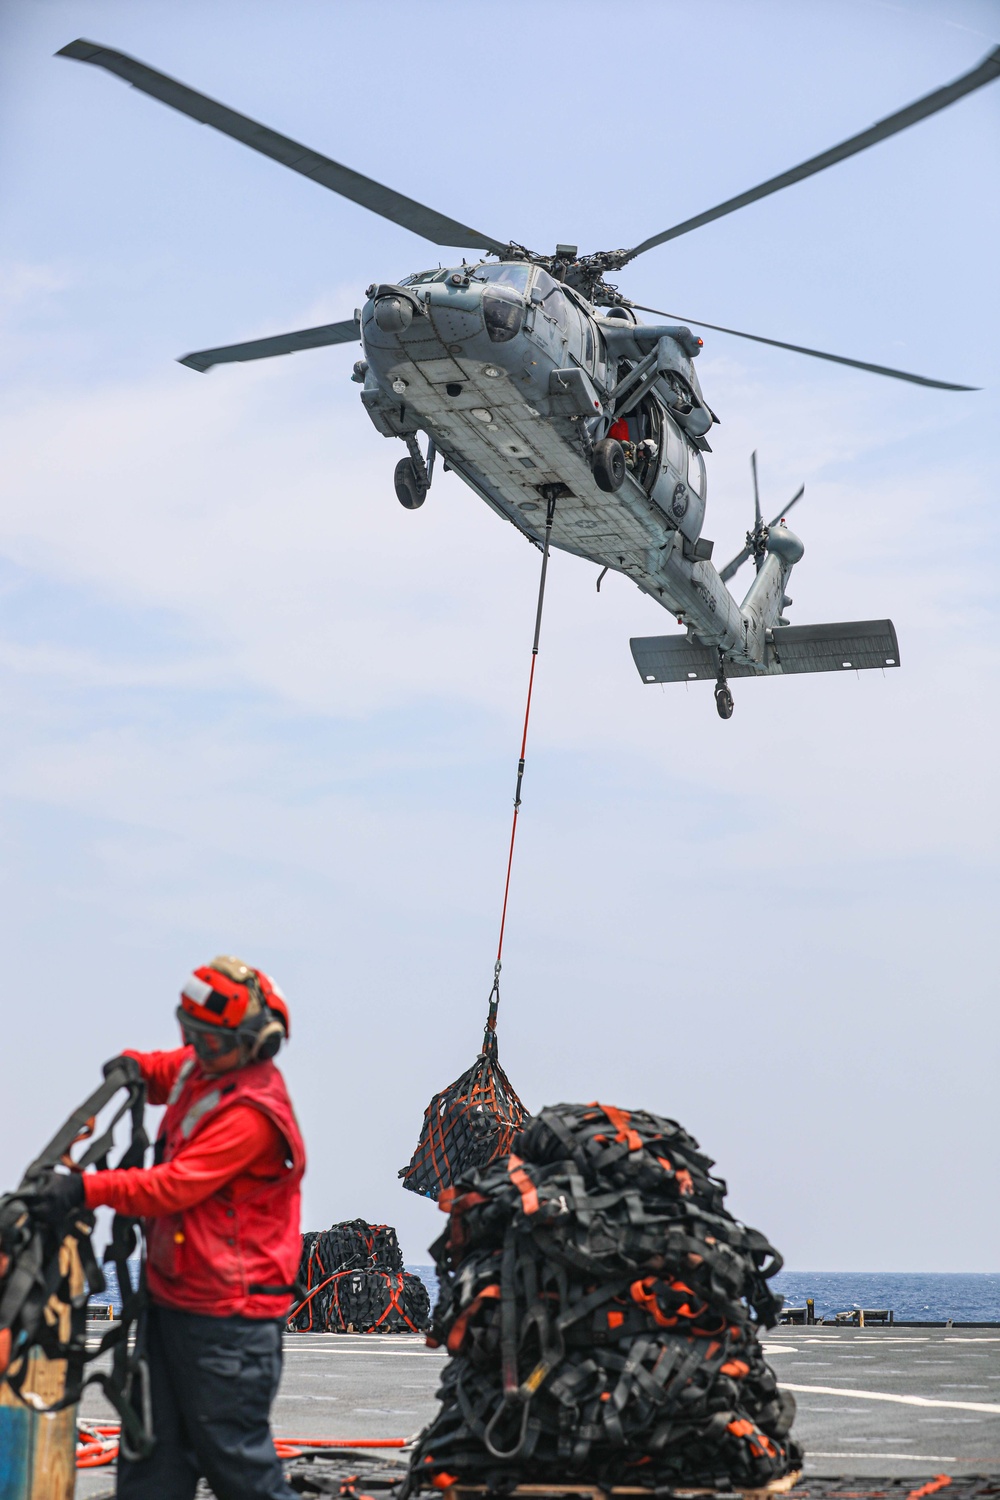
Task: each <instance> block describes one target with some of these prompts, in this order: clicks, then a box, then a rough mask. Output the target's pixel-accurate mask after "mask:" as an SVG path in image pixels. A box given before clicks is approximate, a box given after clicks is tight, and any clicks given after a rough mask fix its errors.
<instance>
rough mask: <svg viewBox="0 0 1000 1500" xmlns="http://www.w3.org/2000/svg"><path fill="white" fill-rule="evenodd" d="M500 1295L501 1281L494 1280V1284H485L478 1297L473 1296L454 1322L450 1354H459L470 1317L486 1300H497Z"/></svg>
mask: <svg viewBox="0 0 1000 1500" xmlns="http://www.w3.org/2000/svg"><path fill="white" fill-rule="evenodd" d="M499 1296H500V1284H499V1282H494V1283H493V1284H492V1286H484V1287H483V1289H482V1291H481V1292H480V1293H479V1295H478V1296H477V1297H473V1299H472V1301H471V1302H470V1303H469V1305H468V1307H467V1308H466V1309H465V1311H464V1312H463V1313H459V1315H458V1317H457V1318H456V1319H455V1321H454V1323H453V1324H452V1326H451V1332H450V1333H449V1335H448V1353H449V1354H457V1353H458V1351H459V1350H460V1349H461V1347H462V1342H463V1340H464V1338H465V1330H466V1328H467V1327H468V1324H469V1319H470V1318H471V1317H473V1316H474V1315H475V1314H476V1313H477V1312H478V1311H479V1309H480V1308H481V1307H482V1305H483V1303H484V1302H490V1301H493V1300H496V1299H498V1298H499Z"/></svg>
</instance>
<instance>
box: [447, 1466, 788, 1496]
mask: <svg viewBox="0 0 1000 1500" xmlns="http://www.w3.org/2000/svg"><path fill="white" fill-rule="evenodd" d="M801 1478H802V1470H801V1469H796V1470H795V1471H794V1472H793V1473H791V1474H786V1475H785V1476H784V1477H783V1478H782V1479H773V1480H772V1481H771V1483H770V1484H768V1485H765V1486H764V1488H763V1489H754V1490H745V1489H740V1488H738V1487H737V1486H734V1487H733V1489H732V1491H731V1493H732V1494H734V1495H741V1496H742V1497H743V1500H766V1497H767V1496H770V1495H786V1494H787V1493H788V1491H789V1490H793V1489H794V1488H795V1486H796V1485H797V1484H798V1482H799V1480H800V1479H801ZM488 1493H489V1491H488V1487H487V1486H486V1485H485V1484H453V1485H449V1487H448V1489H446V1490H441V1491H439V1494H441V1496H442V1500H461V1497H462V1496H463V1495H485V1494H488ZM509 1493H510V1495H525V1496H528V1495H531V1496H535V1497H538V1496H542V1495H552V1496H556V1495H587V1496H589V1497H590V1500H607V1497H608V1496H609V1495H645V1496H646V1500H649V1497H650V1496H651V1495H652V1491H651V1490H648V1489H643V1488H642V1486H641V1485H616V1486H615V1487H614V1489H610V1490H605V1489H602V1488H601V1486H600V1485H598V1484H519V1485H518V1486H517V1488H516V1489H514V1490H511V1491H510V1492H509ZM672 1493H673V1495H674V1496H676V1500H689V1497H694V1496H699V1495H713V1496H716V1497H718V1496H719V1491H718V1490H714V1489H695V1488H689V1487H687V1486H685V1485H674V1486H672ZM505 1500H507V1497H506V1496H505Z"/></svg>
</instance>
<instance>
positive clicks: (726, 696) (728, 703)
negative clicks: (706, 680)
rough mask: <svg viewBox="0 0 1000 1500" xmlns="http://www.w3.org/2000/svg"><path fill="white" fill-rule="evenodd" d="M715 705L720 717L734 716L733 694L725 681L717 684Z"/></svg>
mask: <svg viewBox="0 0 1000 1500" xmlns="http://www.w3.org/2000/svg"><path fill="white" fill-rule="evenodd" d="M715 707H716V711H717V712H718V715H719V718H720V719H731V718H732V717H733V695H732V693H731V692H730V691H729V685H728V684H727V683H725V682H717V683H716V684H715Z"/></svg>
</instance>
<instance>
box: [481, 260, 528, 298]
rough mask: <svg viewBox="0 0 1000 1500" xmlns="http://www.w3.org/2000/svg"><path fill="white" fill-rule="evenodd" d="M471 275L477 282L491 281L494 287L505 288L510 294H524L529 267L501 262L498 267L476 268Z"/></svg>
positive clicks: (526, 287) (510, 262)
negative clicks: (507, 288)
mask: <svg viewBox="0 0 1000 1500" xmlns="http://www.w3.org/2000/svg"><path fill="white" fill-rule="evenodd" d="M472 274H473V276H474V277H475V279H476V280H477V281H492V283H493V284H494V286H506V287H509V288H510V290H511V291H512V292H521V293H524V292H526V291H527V290H528V278H529V276H530V275H531V267H530V266H525V265H519V264H518V263H516V262H512V261H501V263H500V265H498V266H497V265H484V266H476V268H475V270H474V271H473V273H472Z"/></svg>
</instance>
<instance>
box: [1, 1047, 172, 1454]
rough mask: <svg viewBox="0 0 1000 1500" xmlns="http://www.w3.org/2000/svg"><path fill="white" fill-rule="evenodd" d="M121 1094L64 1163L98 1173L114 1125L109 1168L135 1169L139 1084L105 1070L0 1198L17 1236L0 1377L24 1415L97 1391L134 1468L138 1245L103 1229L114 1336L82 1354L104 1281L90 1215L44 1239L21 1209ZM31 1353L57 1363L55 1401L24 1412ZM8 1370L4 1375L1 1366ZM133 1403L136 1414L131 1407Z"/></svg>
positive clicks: (5, 1301) (120, 1221)
mask: <svg viewBox="0 0 1000 1500" xmlns="http://www.w3.org/2000/svg"><path fill="white" fill-rule="evenodd" d="M122 1088H124V1089H125V1090H126V1091H127V1092H126V1098H125V1101H124V1103H123V1104H122V1105H121V1106H120V1107H119V1108H118V1109H117V1111H116V1112H115V1114H114V1116H113V1117H112V1119H111V1121H110V1123H109V1125H108V1126H107V1127H106V1129H105V1130H104V1131H103V1132H102V1133H101V1135H100V1136H98V1137H97V1138H96V1139H95V1140H94V1141H92V1142H91V1144H90V1145H89V1147H88V1148H87V1150H86V1151H85V1152H84V1153H83V1155H82V1156H81V1157H80V1158H79V1159H78V1160H77V1161H75V1162H74V1163H73V1168H74V1170H77V1171H81V1172H82V1171H83V1170H84V1169H85V1168H86V1167H89V1166H95V1165H96V1166H97V1167H98V1169H99V1170H102V1171H103V1170H106V1169H107V1166H108V1154H109V1152H110V1150H111V1148H112V1147H113V1145H114V1131H115V1127H116V1125H117V1124H118V1123H119V1121H120V1120H122V1118H123V1117H124V1116H125V1115H126V1114H129V1115H130V1117H131V1139H130V1141H129V1144H128V1146H127V1147H126V1149H125V1151H124V1152H123V1154H122V1156H121V1158H120V1160H119V1161H118V1163H117V1166H118V1167H119V1168H125V1169H128V1168H132V1167H141V1166H142V1165H143V1162H144V1159H145V1153H146V1149H147V1147H148V1145H149V1141H148V1138H147V1135H146V1131H145V1127H144V1124H143V1111H144V1107H145V1099H146V1087H145V1084H144V1083H143V1082H141V1081H139V1080H137V1079H135V1077H134V1075H133V1076H130V1072H129V1071H127V1070H126V1068H125V1067H124V1066H121V1067H116V1068H112V1069H111V1070H110V1071H109V1073H108V1076H107V1077H106V1078H105V1080H104V1082H103V1083H102V1084H101V1085H100V1087H99V1088H97V1089H95V1090H94V1092H93V1093H92V1094H91V1095H90V1096H89V1097H88V1098H87V1099H85V1100H84V1102H83V1103H82V1104H81V1105H80V1106H79V1108H78V1109H75V1110H74V1111H73V1113H72V1114H71V1115H70V1116H69V1117H68V1119H67V1120H66V1121H65V1122H64V1124H63V1125H62V1126H61V1127H60V1128H59V1130H58V1131H57V1132H56V1134H55V1135H54V1136H53V1137H52V1139H51V1140H50V1141H49V1143H48V1144H47V1145H46V1146H45V1148H44V1149H43V1150H42V1151H41V1152H40V1153H39V1155H38V1156H37V1157H36V1158H35V1160H34V1161H33V1162H32V1163H31V1165H30V1166H29V1167H28V1169H27V1171H26V1172H25V1174H24V1177H23V1179H22V1181H21V1185H20V1187H19V1188H18V1189H17V1192H16V1193H11V1194H7V1195H6V1196H5V1197H3V1198H0V1214H2V1216H3V1218H4V1219H5V1220H6V1221H7V1222H8V1223H14V1224H15V1226H16V1227H17V1230H18V1232H19V1233H20V1236H21V1243H20V1245H19V1246H18V1248H17V1249H16V1250H15V1251H14V1252H13V1253H12V1260H13V1267H12V1269H11V1272H10V1274H9V1276H8V1278H7V1284H6V1286H5V1288H4V1292H3V1296H2V1298H0V1331H2V1330H9V1331H10V1334H11V1352H10V1361H9V1363H8V1366H7V1369H6V1370H5V1371H3V1372H2V1373H0V1380H6V1382H7V1384H8V1385H9V1387H10V1389H11V1390H12V1391H13V1392H14V1394H15V1395H17V1396H18V1397H19V1399H20V1400H22V1401H24V1402H25V1404H26V1405H30V1406H31V1407H32V1409H33V1410H37V1411H42V1412H56V1411H61V1410H63V1409H64V1408H66V1407H68V1406H74V1405H76V1404H77V1402H78V1401H79V1400H80V1397H81V1395H82V1393H83V1391H84V1389H85V1388H86V1387H87V1386H88V1385H99V1386H101V1388H102V1389H103V1391H104V1393H105V1395H106V1396H107V1398H108V1400H109V1402H110V1403H111V1405H112V1406H113V1407H114V1409H115V1411H116V1412H117V1413H118V1415H119V1417H120V1419H121V1423H122V1437H121V1443H122V1452H123V1453H124V1454H125V1456H126V1457H135V1458H142V1457H146V1456H147V1455H148V1454H149V1453H151V1452H152V1448H153V1444H154V1442H155V1438H154V1434H153V1432H152V1424H151V1411H150V1400H149V1373H148V1368H147V1366H146V1361H145V1358H144V1353H143V1346H144V1331H143V1329H142V1328H141V1327H140V1329H139V1332H138V1334H137V1338H136V1343H135V1348H134V1350H133V1351H132V1352H131V1353H130V1352H129V1348H128V1344H129V1337H130V1334H131V1332H132V1328H133V1325H134V1324H135V1323H136V1321H137V1320H138V1319H139V1316H140V1313H141V1312H142V1309H143V1307H144V1305H145V1285H144V1279H145V1278H144V1275H140V1282H139V1286H138V1288H136V1289H133V1288H132V1283H131V1279H130V1277H129V1270H128V1261H129V1257H130V1255H131V1254H132V1253H133V1251H134V1250H135V1248H136V1246H137V1244H138V1243H139V1240H138V1234H137V1228H136V1225H137V1221H136V1220H135V1219H133V1218H130V1217H127V1216H124V1215H122V1214H116V1215H115V1217H114V1220H113V1223H112V1231H111V1242H110V1244H109V1246H108V1249H107V1250H106V1252H105V1256H104V1259H105V1261H106V1262H111V1263H113V1265H114V1267H115V1271H116V1273H117V1276H118V1285H119V1289H120V1291H121V1297H122V1312H121V1318H120V1320H119V1323H118V1325H117V1327H115V1328H112V1329H109V1330H108V1332H107V1333H106V1334H105V1336H104V1338H103V1339H102V1340H101V1342H100V1346H99V1347H98V1348H97V1349H96V1350H94V1351H93V1352H91V1353H88V1352H87V1345H86V1337H87V1335H86V1326H87V1325H86V1317H87V1311H86V1310H87V1304H88V1301H89V1299H90V1297H91V1296H92V1295H94V1294H95V1293H99V1292H102V1291H104V1290H105V1289H106V1286H107V1282H106V1281H105V1277H104V1273H103V1271H102V1270H101V1268H100V1266H99V1265H98V1264H97V1260H96V1258H95V1255H94V1249H93V1243H92V1240H91V1235H92V1233H93V1229H94V1223H95V1220H94V1215H93V1213H92V1212H90V1211H89V1210H83V1209H80V1210H76V1211H73V1212H72V1213H70V1214H69V1215H68V1216H67V1218H66V1221H65V1222H64V1223H63V1224H61V1225H60V1226H59V1227H58V1229H55V1230H52V1229H49V1228H46V1227H43V1226H40V1225H37V1224H35V1223H33V1221H32V1218H31V1200H32V1196H33V1194H34V1192H35V1191H36V1185H37V1182H38V1180H39V1178H41V1177H42V1176H43V1175H44V1174H45V1173H46V1172H48V1171H50V1170H51V1169H52V1168H54V1167H55V1166H56V1165H57V1164H58V1163H60V1162H63V1161H64V1160H66V1159H67V1156H68V1153H69V1151H70V1148H71V1147H72V1146H73V1144H74V1143H75V1142H76V1141H78V1140H80V1139H81V1138H86V1137H87V1136H88V1135H89V1133H90V1130H91V1129H92V1122H93V1120H94V1117H95V1116H96V1115H97V1114H98V1113H99V1112H100V1111H101V1110H102V1109H103V1108H104V1107H105V1105H106V1104H108V1103H109V1101H110V1100H111V1099H112V1098H113V1097H114V1095H115V1094H116V1093H117V1092H118V1091H119V1090H120V1089H122ZM67 1254H68V1255H69V1257H70V1262H71V1265H72V1260H73V1258H74V1257H75V1258H76V1259H78V1261H79V1269H80V1270H81V1271H82V1279H83V1283H84V1290H83V1291H82V1292H80V1293H78V1294H72V1293H71V1292H70V1291H69V1288H68V1285H67V1286H66V1287H64V1283H68V1281H69V1275H68V1274H67V1273H66V1271H65V1270H64V1269H63V1263H64V1261H65V1257H66V1255H67ZM52 1298H55V1299H56V1300H57V1301H59V1302H61V1303H63V1305H65V1306H68V1307H69V1309H70V1336H69V1339H68V1340H66V1341H65V1342H62V1341H61V1340H60V1338H59V1334H58V1323H56V1324H54V1325H52V1326H50V1325H49V1323H48V1322H47V1320H46V1318H45V1310H46V1308H47V1306H48V1305H49V1302H50V1299H52ZM36 1347H37V1348H40V1349H41V1351H42V1352H43V1353H44V1354H45V1355H46V1356H47V1357H48V1358H49V1359H64V1360H65V1361H66V1381H65V1387H64V1394H63V1396H62V1397H61V1398H60V1399H59V1400H58V1401H55V1402H53V1403H52V1404H51V1405H48V1406H44V1405H42V1404H41V1403H39V1401H38V1399H37V1397H35V1396H34V1395H33V1396H32V1398H31V1400H30V1402H29V1401H28V1399H27V1397H26V1396H25V1394H24V1393H23V1391H22V1386H23V1384H24V1380H25V1378H26V1376H27V1371H28V1360H27V1356H28V1354H29V1352H30V1351H31V1349H33V1348H36ZM109 1349H112V1350H113V1351H114V1358H113V1361H112V1369H111V1373H110V1374H105V1373H104V1372H95V1373H94V1374H92V1375H90V1376H89V1377H87V1378H84V1369H85V1367H86V1365H88V1364H89V1363H91V1362H92V1361H93V1360H95V1359H99V1358H100V1356H101V1355H102V1354H104V1353H106V1352H107V1351H108V1350H109ZM11 1365H14V1366H15V1369H14V1370H13V1373H11V1370H10V1366H11ZM136 1399H138V1408H137V1406H136Z"/></svg>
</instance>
